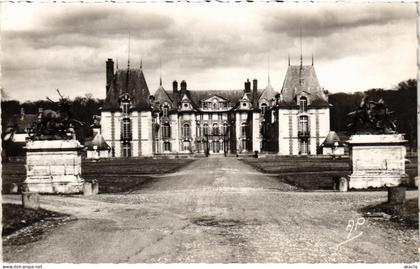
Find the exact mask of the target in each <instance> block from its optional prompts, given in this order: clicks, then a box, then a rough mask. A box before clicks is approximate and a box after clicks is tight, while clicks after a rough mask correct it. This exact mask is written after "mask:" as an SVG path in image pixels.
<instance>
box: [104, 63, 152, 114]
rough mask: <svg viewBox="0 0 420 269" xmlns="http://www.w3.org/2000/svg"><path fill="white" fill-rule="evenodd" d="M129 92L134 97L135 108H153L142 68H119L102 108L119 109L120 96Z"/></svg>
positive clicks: (107, 109)
mask: <svg viewBox="0 0 420 269" xmlns="http://www.w3.org/2000/svg"><path fill="white" fill-rule="evenodd" d="M124 93H128V94H129V96H130V97H131V98H132V107H133V110H137V111H142V110H149V109H151V104H150V100H149V97H150V92H149V88H148V87H147V83H146V79H145V78H144V74H143V70H142V69H131V68H130V69H118V70H117V71H116V73H115V74H114V79H113V81H112V83H111V85H110V88H109V90H108V92H107V94H106V98H105V102H104V105H103V106H102V110H106V111H115V110H119V109H120V107H119V98H120V96H121V95H122V94H124Z"/></svg>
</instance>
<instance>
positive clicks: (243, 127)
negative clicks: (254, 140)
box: [241, 122, 248, 137]
mask: <svg viewBox="0 0 420 269" xmlns="http://www.w3.org/2000/svg"><path fill="white" fill-rule="evenodd" d="M247 127H248V126H247V124H246V122H244V123H242V125H241V135H242V137H246V129H247Z"/></svg>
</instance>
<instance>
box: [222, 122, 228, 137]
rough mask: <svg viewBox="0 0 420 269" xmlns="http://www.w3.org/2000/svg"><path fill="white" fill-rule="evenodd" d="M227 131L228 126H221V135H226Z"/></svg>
mask: <svg viewBox="0 0 420 269" xmlns="http://www.w3.org/2000/svg"><path fill="white" fill-rule="evenodd" d="M227 129H228V126H227V124H226V123H223V125H222V133H221V134H222V135H226V134H227Z"/></svg>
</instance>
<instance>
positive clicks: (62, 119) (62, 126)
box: [29, 89, 84, 140]
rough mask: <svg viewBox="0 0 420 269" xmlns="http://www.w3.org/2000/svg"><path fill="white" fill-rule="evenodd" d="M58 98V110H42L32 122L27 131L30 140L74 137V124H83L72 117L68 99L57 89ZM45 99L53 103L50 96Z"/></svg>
mask: <svg viewBox="0 0 420 269" xmlns="http://www.w3.org/2000/svg"><path fill="white" fill-rule="evenodd" d="M57 92H58V94H59V95H60V99H59V101H58V111H54V110H52V109H46V110H42V111H40V113H39V116H38V120H37V121H36V122H34V123H33V124H32V128H31V130H30V132H29V138H30V139H31V140H63V139H64V140H66V139H75V138H76V137H75V130H74V124H79V125H83V124H84V123H83V122H80V121H77V120H75V119H72V115H71V110H70V100H69V99H68V98H65V97H63V95H61V93H60V91H59V90H58V89H57ZM47 99H48V100H49V101H51V102H53V103H55V102H54V101H52V100H51V99H50V98H48V97H47Z"/></svg>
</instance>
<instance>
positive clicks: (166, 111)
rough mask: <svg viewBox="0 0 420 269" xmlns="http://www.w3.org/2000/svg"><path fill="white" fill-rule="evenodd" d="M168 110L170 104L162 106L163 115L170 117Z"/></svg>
mask: <svg viewBox="0 0 420 269" xmlns="http://www.w3.org/2000/svg"><path fill="white" fill-rule="evenodd" d="M168 112H169V106H167V105H164V106H163V107H162V116H163V117H168Z"/></svg>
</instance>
